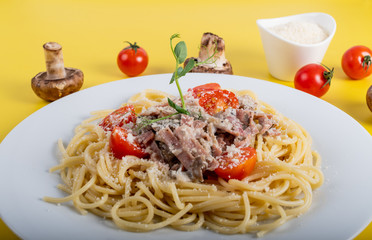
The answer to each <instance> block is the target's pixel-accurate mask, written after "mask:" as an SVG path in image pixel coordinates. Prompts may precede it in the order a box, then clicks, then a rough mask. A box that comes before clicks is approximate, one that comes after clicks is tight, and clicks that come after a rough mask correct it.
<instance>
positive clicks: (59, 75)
mask: <svg viewBox="0 0 372 240" xmlns="http://www.w3.org/2000/svg"><path fill="white" fill-rule="evenodd" d="M43 48H44V53H45V63H46V70H47V71H46V72H40V73H38V74H36V76H35V77H33V78H32V80H31V86H32V90H34V92H35V93H36V95H37V96H39V97H40V98H42V99H44V100H46V101H50V102H52V101H54V100H57V99H59V98H61V97H64V96H66V95H68V94H71V93H74V92H77V91H79V90H80V88H81V86H82V85H83V82H84V75H83V72H82V71H80V70H79V69H76V68H65V67H64V64H63V55H62V46H61V45H59V44H58V43H56V42H47V43H45V44H44V45H43Z"/></svg>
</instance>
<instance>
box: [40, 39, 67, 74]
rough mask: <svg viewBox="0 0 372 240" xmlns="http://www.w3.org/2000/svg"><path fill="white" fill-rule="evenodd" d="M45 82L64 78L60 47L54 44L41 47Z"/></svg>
mask: <svg viewBox="0 0 372 240" xmlns="http://www.w3.org/2000/svg"><path fill="white" fill-rule="evenodd" d="M43 48H44V54H45V64H46V69H47V77H46V79H47V80H56V79H63V78H65V77H66V71H65V66H64V63H63V55H62V46H61V45H59V44H58V43H56V42H47V43H45V44H44V45H43Z"/></svg>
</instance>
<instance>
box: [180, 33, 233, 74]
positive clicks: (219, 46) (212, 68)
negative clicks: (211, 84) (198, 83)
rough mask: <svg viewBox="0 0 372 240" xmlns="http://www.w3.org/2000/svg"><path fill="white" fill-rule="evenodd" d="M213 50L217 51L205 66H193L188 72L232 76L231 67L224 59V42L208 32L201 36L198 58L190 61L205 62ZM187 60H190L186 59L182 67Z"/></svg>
mask: <svg viewBox="0 0 372 240" xmlns="http://www.w3.org/2000/svg"><path fill="white" fill-rule="evenodd" d="M215 50H217V52H216V54H215V55H214V56H213V57H212V58H211V59H209V60H208V61H207V63H206V64H201V65H198V66H195V67H194V68H193V69H192V70H191V71H190V72H201V73H223V74H233V71H232V66H231V64H230V62H229V61H228V60H227V59H226V57H225V41H224V40H223V39H222V38H221V37H219V36H217V35H216V34H213V33H210V32H206V33H204V34H203V36H202V39H201V46H200V50H199V57H198V58H192V59H194V60H195V61H196V62H203V61H206V60H207V59H208V58H209V57H211V56H212V55H213V53H214V51H215ZM189 60H190V58H188V59H186V61H185V63H184V66H186V65H187V63H188V62H189Z"/></svg>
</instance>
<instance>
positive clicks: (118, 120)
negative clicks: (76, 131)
mask: <svg viewBox="0 0 372 240" xmlns="http://www.w3.org/2000/svg"><path fill="white" fill-rule="evenodd" d="M136 120H137V117H136V114H135V113H134V107H133V105H127V106H124V107H122V108H119V109H117V110H115V111H113V112H112V113H110V114H109V115H107V116H106V117H105V118H104V119H102V121H101V122H100V123H99V125H100V126H101V127H102V128H103V129H104V130H105V131H112V129H113V128H114V127H116V126H118V127H121V126H123V125H124V124H128V123H130V122H132V123H136Z"/></svg>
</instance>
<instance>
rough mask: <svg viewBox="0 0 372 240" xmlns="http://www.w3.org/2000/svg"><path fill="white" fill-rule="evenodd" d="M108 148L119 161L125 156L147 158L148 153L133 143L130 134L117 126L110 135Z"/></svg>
mask: <svg viewBox="0 0 372 240" xmlns="http://www.w3.org/2000/svg"><path fill="white" fill-rule="evenodd" d="M110 148H111V151H112V153H113V154H114V157H116V158H119V159H121V158H122V157H124V156H127V155H133V156H136V157H139V158H144V157H146V156H148V153H146V152H145V150H144V149H142V148H141V146H140V145H139V144H138V143H137V142H135V140H134V139H133V135H132V134H130V133H128V132H127V130H126V129H124V128H121V127H117V126H116V127H114V129H113V130H112V133H111V137H110Z"/></svg>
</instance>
